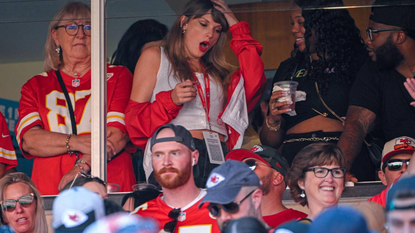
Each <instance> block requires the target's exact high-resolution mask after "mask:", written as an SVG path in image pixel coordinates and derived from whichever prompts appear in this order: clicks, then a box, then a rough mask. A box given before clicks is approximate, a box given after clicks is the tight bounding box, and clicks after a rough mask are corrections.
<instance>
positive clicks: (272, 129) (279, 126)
mask: <svg viewBox="0 0 415 233" xmlns="http://www.w3.org/2000/svg"><path fill="white" fill-rule="evenodd" d="M265 124H266V125H267V127H268V129H269V130H271V131H274V132H277V131H278V130H279V129H280V128H281V121H280V122H279V123H278V125H277V126H270V125H269V122H268V117H267V118H266V119H265Z"/></svg>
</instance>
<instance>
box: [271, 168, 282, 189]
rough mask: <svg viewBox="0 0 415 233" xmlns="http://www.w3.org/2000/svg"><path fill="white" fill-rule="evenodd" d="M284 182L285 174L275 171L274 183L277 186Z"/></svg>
mask: <svg viewBox="0 0 415 233" xmlns="http://www.w3.org/2000/svg"><path fill="white" fill-rule="evenodd" d="M283 182H284V176H283V175H282V174H281V173H279V172H277V171H274V174H273V175H272V184H273V185H275V186H277V185H280V184H282V183H283Z"/></svg>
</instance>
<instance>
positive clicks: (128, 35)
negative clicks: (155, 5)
mask: <svg viewBox="0 0 415 233" xmlns="http://www.w3.org/2000/svg"><path fill="white" fill-rule="evenodd" d="M167 31H168V29H167V26H166V25H164V24H162V23H160V22H158V21H157V20H154V19H144V20H139V21H137V22H135V23H133V24H132V25H131V26H130V27H129V28H128V30H127V31H126V32H125V33H124V35H123V36H122V38H121V40H120V42H119V43H118V47H117V50H115V52H114V54H113V55H112V58H111V64H113V65H122V66H125V67H127V68H128V69H129V70H130V72H131V73H134V69H135V65H136V64H137V61H138V58H139V57H140V56H141V49H142V48H143V46H144V45H145V44H146V43H148V42H152V41H158V40H163V39H164V37H165V36H166V34H167Z"/></svg>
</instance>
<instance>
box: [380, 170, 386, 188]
mask: <svg viewBox="0 0 415 233" xmlns="http://www.w3.org/2000/svg"><path fill="white" fill-rule="evenodd" d="M378 176H379V179H380V181H382V184H383V185H386V186H387V185H388V181H387V180H386V174H385V173H384V172H383V171H382V170H380V171H378Z"/></svg>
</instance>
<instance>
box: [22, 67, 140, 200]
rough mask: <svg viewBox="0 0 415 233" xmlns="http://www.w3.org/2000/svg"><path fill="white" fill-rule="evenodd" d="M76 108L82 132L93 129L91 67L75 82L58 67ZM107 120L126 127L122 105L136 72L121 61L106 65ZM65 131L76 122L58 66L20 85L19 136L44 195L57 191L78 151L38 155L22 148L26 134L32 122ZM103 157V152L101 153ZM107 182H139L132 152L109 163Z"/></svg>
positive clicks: (126, 184) (127, 188) (123, 185)
mask: <svg viewBox="0 0 415 233" xmlns="http://www.w3.org/2000/svg"><path fill="white" fill-rule="evenodd" d="M60 73H61V75H62V78H63V81H64V83H65V86H66V88H67V90H68V94H69V97H70V99H71V102H72V106H73V109H74V114H75V120H76V125H77V126H76V127H77V131H78V132H77V133H78V135H84V134H90V133H91V70H89V71H88V72H87V73H86V74H85V75H84V76H82V77H81V78H80V79H79V80H80V82H79V83H75V84H76V85H75V86H76V87H74V86H72V81H73V80H74V78H73V77H71V76H68V75H66V74H65V73H64V72H60ZM107 73H108V74H107V77H106V79H107V126H112V127H117V128H118V129H120V130H122V131H123V132H126V130H125V122H124V110H125V107H126V105H127V103H128V100H129V99H130V92H131V84H132V75H131V73H130V72H129V71H128V69H127V68H125V67H122V66H111V65H107ZM36 125H37V126H40V127H41V128H43V129H44V130H48V131H52V132H58V133H63V134H70V133H72V126H71V125H72V123H71V119H70V114H69V111H68V107H67V105H66V99H65V95H64V93H63V91H62V90H61V87H60V85H59V81H58V79H57V77H56V74H55V71H54V70H52V71H49V72H47V73H46V72H44V73H42V74H40V75H36V76H35V77H33V78H31V79H30V80H29V81H28V82H27V83H26V84H25V85H23V87H22V91H21V99H20V105H19V122H18V124H17V126H16V130H15V131H16V138H17V142H18V143H19V146H20V149H21V151H22V153H23V155H24V156H25V157H26V158H34V161H33V172H32V180H33V181H34V183H35V184H36V187H37V188H38V189H39V190H40V192H41V193H42V194H43V195H50V194H57V193H59V191H58V185H59V182H60V180H61V178H62V177H63V175H65V174H66V173H67V172H69V171H70V170H71V169H72V168H73V166H74V164H75V161H76V157H75V156H71V155H69V154H61V155H59V156H53V157H34V156H32V155H30V154H28V153H27V152H26V151H24V150H23V148H22V140H23V135H24V134H25V133H26V132H27V130H29V129H30V128H32V127H33V126H36ZM103 159H105V157H104V156H103ZM107 169H108V182H112V183H117V184H119V185H120V186H121V188H120V191H131V186H132V185H133V184H135V177H134V172H133V168H132V164H131V157H130V155H129V154H128V153H126V152H124V153H123V154H121V155H120V156H118V157H117V158H115V159H113V160H112V161H111V162H109V163H108V167H107Z"/></svg>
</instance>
